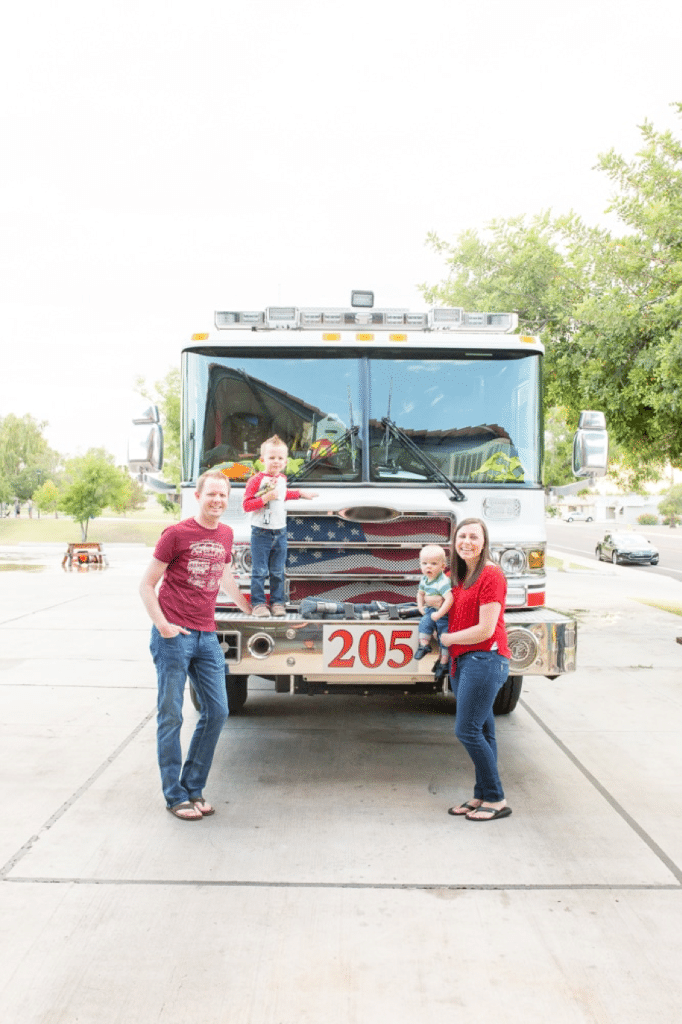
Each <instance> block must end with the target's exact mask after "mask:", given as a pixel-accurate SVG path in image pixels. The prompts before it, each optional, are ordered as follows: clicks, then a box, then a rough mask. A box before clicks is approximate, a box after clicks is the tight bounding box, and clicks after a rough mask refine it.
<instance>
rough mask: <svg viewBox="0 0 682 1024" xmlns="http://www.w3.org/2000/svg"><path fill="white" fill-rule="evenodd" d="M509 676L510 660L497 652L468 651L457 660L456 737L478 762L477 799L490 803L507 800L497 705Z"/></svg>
mask: <svg viewBox="0 0 682 1024" xmlns="http://www.w3.org/2000/svg"><path fill="white" fill-rule="evenodd" d="M508 674H509V659H508V658H503V657H502V655H501V654H497V652H496V651H467V652H466V654H460V655H459V656H458V658H457V662H456V667H455V674H454V676H453V678H452V679H451V685H452V692H453V693H454V695H455V699H456V701H457V719H456V723H455V735H456V737H457V739H458V740H459V741H460V742H461V743H462V745H463V746H464V747H465V748H466V751H467V753H468V755H469V757H470V758H471V760H472V761H473V762H474V770H475V773H476V783H475V785H474V797H475V799H476V800H485V801H486V802H488V803H497V802H498V801H500V800H504V790H503V789H502V783H501V782H500V776H499V772H498V770H497V742H496V739H495V716H494V715H493V704H494V703H495V697H496V696H497V692H498V690H499V689H500V687H501V686H502V685H503V684H504V683H505V682H506V679H507V676H508Z"/></svg>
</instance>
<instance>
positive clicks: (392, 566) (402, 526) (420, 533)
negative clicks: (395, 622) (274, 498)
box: [286, 513, 454, 604]
mask: <svg viewBox="0 0 682 1024" xmlns="http://www.w3.org/2000/svg"><path fill="white" fill-rule="evenodd" d="M453 528H454V520H453V519H451V518H450V517H449V516H442V515H438V516H437V515H434V516H425V515H424V514H423V513H421V514H419V515H413V516H411V515H409V514H407V515H404V516H398V517H397V518H393V519H388V518H387V519H384V520H382V521H378V522H374V521H372V522H362V523H359V522H354V521H351V520H348V519H344V518H342V517H341V516H337V515H334V514H328V515H320V514H319V513H311V514H310V515H307V514H306V513H302V514H301V513H297V514H296V515H295V516H290V517H289V519H288V520H287V536H288V542H287V543H288V553H287V565H286V573H287V577H288V580H289V599H290V600H291V601H293V602H299V601H302V600H303V598H305V597H326V598H328V599H329V600H336V601H352V602H357V603H361V602H366V601H372V600H379V601H389V602H391V603H394V604H397V603H402V602H405V601H413V600H414V598H415V594H416V589H417V584H418V582H419V579H420V576H421V572H420V569H419V551H420V549H421V548H422V547H423V546H424V544H440V545H441V546H442V547H443V548H445V552H446V555H447V557H448V558H449V552H450V539H451V535H452V530H453Z"/></svg>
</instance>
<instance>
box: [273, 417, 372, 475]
mask: <svg viewBox="0 0 682 1024" xmlns="http://www.w3.org/2000/svg"><path fill="white" fill-rule="evenodd" d="M359 433H360V428H359V427H349V428H348V430H347V431H346V432H345V433H344V434H341V437H337V439H336V440H335V441H332V443H331V446H330V447H329V448H324V449H323V450H322V451H321V452H320V453H319V455H313V457H312V459H310V460H309V461H308V462H306V463H304V464H303V465H302V466H301V468H300V469H297V470H296V472H295V473H294V475H293V476H290V477H288V478H287V483H288V484H292V483H293V482H294V481H295V480H303V479H304V478H305V477H306V476H307V475H308V473H309V471H310V469H311V468H312V467H313V466H315V465H317V463H318V462H320V461H321V460H322V459H328V458H329V456H330V455H333V454H334V452H338V450H339V449H340V448H341V446H342V445H343V444H345V442H346V441H350V448H351V457H352V460H353V463H355V446H356V438H357V436H358V434H359Z"/></svg>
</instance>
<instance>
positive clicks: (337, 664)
mask: <svg viewBox="0 0 682 1024" xmlns="http://www.w3.org/2000/svg"><path fill="white" fill-rule="evenodd" d="M337 637H340V638H341V640H342V641H343V647H342V648H341V650H340V651H339V653H338V654H337V655H336V657H335V658H334V659H333V661H330V662H329V667H330V668H352V667H353V665H354V664H355V657H354V656H353V657H352V658H344V657H343V655H344V654H348V652H349V650H350V649H351V647H352V646H353V636H352V634H351V633H349V632H348V630H347V629H335V630H334V632H333V633H332V635H331V636H330V637H329V642H330V643H331V641H332V640H336V638H337Z"/></svg>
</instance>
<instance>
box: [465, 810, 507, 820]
mask: <svg viewBox="0 0 682 1024" xmlns="http://www.w3.org/2000/svg"><path fill="white" fill-rule="evenodd" d="M477 811H482V812H483V813H484V814H487V815H488V817H487V818H475V817H474V814H475V813H476V812H477ZM511 812H512V809H511V807H500V808H499V810H495V808H494V807H476V808H475V809H474V810H473V811H471V812H470V813H469V814H467V816H466V819H467V821H495V818H508V817H509V815H510V814H511Z"/></svg>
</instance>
